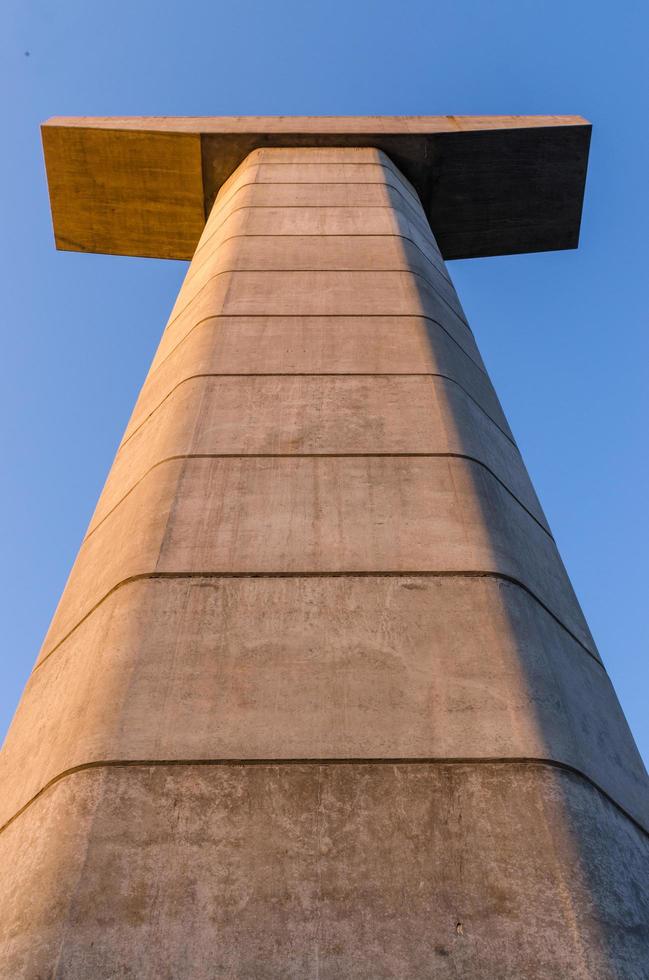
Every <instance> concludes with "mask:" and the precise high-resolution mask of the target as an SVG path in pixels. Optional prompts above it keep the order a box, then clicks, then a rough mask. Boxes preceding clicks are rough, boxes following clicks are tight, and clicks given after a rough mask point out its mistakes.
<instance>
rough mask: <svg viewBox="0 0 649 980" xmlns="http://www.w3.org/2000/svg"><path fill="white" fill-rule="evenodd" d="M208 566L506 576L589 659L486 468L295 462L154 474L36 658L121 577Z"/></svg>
mask: <svg viewBox="0 0 649 980" xmlns="http://www.w3.org/2000/svg"><path fill="white" fill-rule="evenodd" d="M202 572H212V573H214V574H222V575H228V574H237V575H251V574H262V575H278V574H279V575H286V574H289V575H290V574H293V575H296V574H354V573H358V572H363V573H369V574H408V573H418V572H424V573H438V574H440V573H441V574H443V573H449V572H465V573H474V574H476V573H477V574H496V575H501V576H506V577H511V578H513V579H515V580H516V581H518V582H520V583H521V584H522V585H523V586H524V587H526V588H528V589H529V590H530V591H531V592H532V593H533V594H534V595H535V596H536V597H537V598H538V600H539V601H540V602H541V603H542V604H543V605H544V606H546V607H547V608H548V609H549V610H550V611H551V612H552V614H553V615H554V616H556V617H557V619H558V620H559V621H560V622H561V623H562V624H563V625H564V626H565V628H566V629H567V630H569V631H570V632H571V633H572V634H573V635H574V636H575V637H576V638H577V639H578V640H579V642H580V643H581V644H582V645H583V646H584V647H585V648H586V649H588V650H589V651H590V652H591V653H592V654H595V646H594V644H593V640H592V637H591V635H590V631H589V629H588V626H587V625H586V622H585V620H584V617H583V614H582V612H581V610H580V609H579V606H578V604H577V601H576V599H575V597H574V593H573V591H572V588H571V586H570V582H569V580H568V577H567V575H566V573H565V570H564V568H563V565H562V563H561V560H560V558H559V555H558V552H557V549H556V546H555V544H554V542H553V540H552V539H551V538H550V536H549V535H548V534H547V532H546V531H545V530H544V529H543V528H542V527H541V526H540V525H539V523H538V522H537V521H536V520H535V519H534V518H533V517H532V516H531V515H530V514H529V513H528V512H527V511H526V510H524V509H523V507H522V506H521V505H520V504H519V503H518V501H517V500H515V499H514V498H513V497H512V495H511V493H510V492H509V491H508V490H506V489H505V487H504V486H503V485H502V484H501V483H499V482H498V481H497V480H496V479H495V477H493V476H492V475H491V474H490V473H489V472H487V471H486V470H485V469H484V467H483V466H481V465H479V464H478V463H474V462H472V461H470V460H466V459H459V458H453V457H450V458H445V457H420V458H417V457H415V458H408V457H383V456H375V457H372V456H358V457H340V456H331V457H304V456H295V457H283V458H282V457H271V458H258V457H252V458H248V459H246V458H244V457H236V458H230V459H223V458H216V459H215V458H189V459H175V460H170V461H169V462H166V463H164V464H162V465H160V466H158V467H156V469H155V470H152V471H150V472H149V474H148V475H147V476H146V477H145V478H144V479H143V480H141V481H140V483H138V484H137V485H136V486H135V487H134V489H133V490H132V491H131V492H130V493H129V494H128V495H127V496H125V497H124V498H123V500H122V501H121V503H120V504H119V505H118V506H117V507H115V508H114V509H113V510H112V511H111V512H110V513H109V514H108V515H107V517H106V519H105V520H104V521H103V522H102V523H101V524H100V525H99V526H98V527H97V528H96V529H95V531H94V533H93V534H91V535H90V536H89V537H87V538H86V540H85V541H84V543H83V545H82V546H81V549H80V551H79V555H78V557H77V561H76V563H75V566H74V569H73V571H72V574H71V576H70V580H69V582H68V585H67V587H66V591H65V593H64V595H63V598H62V599H61V602H60V604H59V607H58V609H57V612H56V614H55V616H54V619H53V622H52V625H51V627H50V630H49V631H48V634H47V637H46V639H45V643H44V646H43V651H42V656H47V655H48V654H49V652H50V651H51V650H52V649H53V648H54V647H55V646H56V645H57V644H58V643H60V641H61V640H62V639H64V637H65V636H67V635H68V633H69V632H70V630H72V629H74V628H75V626H76V625H77V624H78V622H79V621H80V620H81V619H83V618H84V617H85V616H87V615H89V613H90V612H91V611H92V610H93V609H94V608H95V607H96V605H97V603H99V602H101V601H102V600H103V599H104V598H105V596H106V595H107V594H108V593H109V592H110V591H111V590H112V589H114V588H115V587H116V586H118V585H119V584H120V583H122V582H124V581H126V580H127V579H130V578H133V577H134V576H140V575H151V574H154V573H156V574H158V573H166V574H176V573H182V574H200V573H202ZM595 655H596V654H595Z"/></svg>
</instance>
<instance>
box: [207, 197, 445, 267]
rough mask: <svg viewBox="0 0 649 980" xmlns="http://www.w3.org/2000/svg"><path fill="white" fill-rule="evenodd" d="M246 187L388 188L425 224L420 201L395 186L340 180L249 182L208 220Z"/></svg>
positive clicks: (361, 205) (223, 209)
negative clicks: (414, 205)
mask: <svg viewBox="0 0 649 980" xmlns="http://www.w3.org/2000/svg"><path fill="white" fill-rule="evenodd" d="M246 187H389V188H390V189H391V190H393V191H396V193H397V194H398V195H399V197H400V198H401V200H402V201H403V202H404V203H405V204H406V205H407V206H408V207H409V208H411V209H412V211H413V212H414V213H415V214H416V215H417V217H418V218H419V217H420V215H419V213H418V209H419V210H421V217H422V218H423V219H424V222H427V219H426V213H425V211H424V209H423V207H422V204H421V201H415V199H414V198H413V197H412V194H410V193H408V197H410V198H411V199H412V201H413V202H414V204H416V207H413V206H412V204H411V203H410V201H408V197H406V195H405V194H404V193H403V191H402V190H400V189H399V188H398V187H395V185H394V184H391V183H390V182H389V181H388V180H342V181H330V180H303V181H300V180H286V181H277V180H249V181H248V182H247V183H246V184H241V186H240V187H237V189H236V190H235V191H232V193H231V194H230V196H229V197H227V198H226V199H224V200H223V201H221V202H220V204H219V207H218V208H216V209H214V207H213V208H212V211H210V218H211V217H212V216H213V217H215V218H216V217H217V215H219V214H221V212H222V211H225V210H226V209H227V207H228V205H229V204H230V202H231V201H232V200H233V198H235V197H236V196H237V194H239V193H240V192H241V191H244V190H245V189H246ZM216 203H217V202H216V200H215V202H214V204H216ZM273 206H274V207H284V205H283V204H279V205H273ZM290 206H291V205H289V207H290ZM343 206H344V205H343ZM353 206H355V207H364V205H363V204H359V205H352V207H353ZM384 206H385V205H384ZM334 207H340V205H334ZM210 237H211V236H210ZM200 247H201V248H202V247H203V246H202V245H201V246H200ZM197 251H198V249H197Z"/></svg>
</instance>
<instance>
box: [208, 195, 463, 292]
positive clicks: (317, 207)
mask: <svg viewBox="0 0 649 980" xmlns="http://www.w3.org/2000/svg"><path fill="white" fill-rule="evenodd" d="M296 208H297V209H298V210H301V211H367V210H370V211H389V213H390V214H394V213H395V212H397V213H399V214H402V215H403V217H404V218H405V219H406V221H410V220H411V219H410V218H409V217H408V215H407V214H406V213H405V212H404V211H401V210H400V209H399V208H398V207H396V206H394V207H390V205H389V204H242V205H241V207H238V208H233V209H232V210H231V211H230V212H229V213H228V214H227V216H226V217H225V218H224V219H223V221H221V223H220V224H219V225H217V227H216V228H215V229H214V231H213V232H212V233H211V234H210V235H208V237H207V238H206V239H205V241H204V242H202V243H201V244H200V245H197V247H196V251H195V252H194V254H193V255H192V258H191V260H190V261H192V262H193V261H194V259H195V258H196V256H197V255H198V253H199V252H202V251H203V249H204V248H205V246H206V245H207V243H208V242H211V241H212V239H213V238H214V236H215V235H216V234H217V232H218V231H219V230H220V229H221V228H222V227H223V225H224V224H225V223H226V221H229V220H230V218H231V217H232V215H233V214H237V212H238V211H286V210H294V209H296ZM419 231H420V232H421V234H422V237H423V238H424V240H428V239H427V237H426V236H427V233H428V232H429V231H430V234H431V235H432V231H431V229H430V226H428V227H427V228H419ZM338 234H340V232H339V233H338ZM356 234H358V232H357V233H356ZM279 237H281V236H279V235H278V238H279ZM428 243H429V245H431V246H432V248H433V249H434V250H435V251H436V252H439V249H438V247H437V243H436V242H435V241H434V240H433V239H432V238H431V239H430V240H428ZM440 258H441V259H442V262H443V261H444V259H443V258H442V256H441V253H440ZM449 282H450V280H449Z"/></svg>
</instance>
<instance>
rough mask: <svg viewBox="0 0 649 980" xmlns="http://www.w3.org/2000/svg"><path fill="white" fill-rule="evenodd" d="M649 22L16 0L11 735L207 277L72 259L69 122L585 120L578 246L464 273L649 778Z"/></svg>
mask: <svg viewBox="0 0 649 980" xmlns="http://www.w3.org/2000/svg"><path fill="white" fill-rule="evenodd" d="M648 33H649V7H648V6H647V5H646V3H641V2H638V3H634V2H621V3H620V2H619V3H617V4H615V5H608V4H607V5H604V4H600V3H593V2H592V0H588V2H586V0H561V2H557V0H543V2H541V0H536V2H529V0H513V2H505V0H489V2H487V0H446V2H445V3H438V2H434V0H426V2H418V0H417V2H408V0H404V2H402V3H401V4H396V3H394V0H390V2H384V0H375V2H369V0H328V2H326V3H325V2H319V0H318V2H314V0H311V2H309V0H299V2H298V0H286V2H284V0H275V2H271V0H263V2H259V0H238V2H237V0H235V2H228V3H221V2H204V0H194V2H193V3H189V2H183V3H181V2H179V0H175V2H170V0H111V2H110V3H93V2H88V0H49V2H44V0H3V3H2V11H1V12H0V91H2V93H3V96H4V110H3V119H2V122H3V125H2V133H3V152H2V154H1V155H0V203H1V208H2V212H1V217H2V221H1V224H0V229H1V230H0V249H1V255H0V275H1V276H2V279H3V282H2V297H3V302H2V308H3V312H4V316H3V318H2V326H1V329H2V348H1V349H2V354H3V358H2V384H1V386H0V399H1V405H0V419H1V422H0V427H1V435H2V454H1V457H0V458H1V459H2V461H3V478H2V481H1V482H0V520H1V522H2V526H1V539H0V540H1V541H2V547H3V552H4V554H3V560H2V562H1V563H0V575H1V576H2V580H1V582H0V603H1V604H2V608H1V610H0V614H1V616H2V624H3V637H4V642H3V648H2V652H1V655H0V737H1V735H2V734H4V730H5V729H6V727H7V725H8V724H9V722H10V720H11V716H12V714H13V711H14V709H15V706H16V703H17V701H18V699H19V697H20V693H21V691H22V688H23V685H24V683H25V680H26V678H27V675H28V673H29V671H30V669H31V666H32V663H33V661H34V659H35V656H36V653H37V651H38V647H39V646H40V643H41V641H42V638H43V636H44V634H45V631H46V629H47V626H48V623H49V620H50V617H51V615H52V613H53V611H54V608H55V605H56V603H57V601H58V598H59V596H60V593H61V591H62V589H63V586H64V584H65V580H66V577H67V575H68V572H69V570H70V567H71V565H72V562H73V560H74V557H75V555H76V552H77V549H78V547H79V544H80V541H81V538H82V536H83V533H84V531H85V528H86V525H87V523H88V520H89V518H90V515H91V513H92V511H93V508H94V505H95V502H96V499H97V497H98V495H99V492H100V490H101V487H102V484H103V482H104V479H105V477H106V474H107V471H108V468H109V466H110V463H111V461H112V458H113V455H114V452H115V449H116V447H117V444H118V442H119V439H120V436H121V433H122V431H123V429H124V426H125V424H126V421H127V419H128V416H129V414H130V410H131V407H132V405H133V403H134V401H135V397H136V394H137V391H138V389H139V387H140V385H141V383H142V380H143V378H144V375H145V372H146V370H147V367H148V364H149V361H150V359H151V357H152V355H153V352H154V349H155V347H156V344H157V341H158V338H159V335H160V332H161V330H162V327H163V325H164V323H165V320H166V318H167V316H168V313H169V310H170V308H171V305H172V303H173V299H174V296H175V294H176V292H177V289H178V287H179V285H180V282H181V280H182V277H183V275H184V272H185V268H186V265H185V263H181V262H164V261H157V260H152V259H134V258H121V257H120V258H118V257H109V256H104V255H79V254H75V253H68V252H56V251H55V250H54V244H53V240H52V231H51V224H50V217H49V206H48V198H47V189H46V183H45V174H44V169H43V161H42V153H41V147H40V135H39V124H40V122H41V121H42V120H44V119H46V118H47V117H48V116H51V115H230V114H235V115H236V114H273V115H274V114H305V115H306V114H315V115H334V114H343V115H356V114H370V115H373V114H460V115H462V114H491V113H493V114H509V113H513V114H533V113H543V114H545V113H549V114H563V113H576V114H581V115H584V116H586V117H587V118H588V119H590V120H591V121H592V123H593V126H594V129H593V142H592V147H591V157H590V167H589V174H588V184H587V189H586V201H585V210H584V220H583V224H582V235H581V244H580V247H579V249H578V250H577V251H567V252H554V253H545V254H537V255H527V256H512V257H499V258H493V259H474V260H467V261H460V262H451V263H449V269H450V272H451V275H452V276H453V278H454V280H455V284H456V286H457V288H458V291H459V293H460V296H461V299H462V302H463V305H464V308H465V310H466V312H467V315H468V317H469V320H470V322H471V325H472V327H473V330H474V332H475V334H476V335H477V339H478V343H479V344H480V347H481V350H482V353H483V355H484V358H485V361H486V363H487V366H488V368H489V370H490V372H491V376H492V378H493V381H494V383H495V385H496V389H497V391H498V393H499V395H500V397H501V400H502V402H503V405H504V408H505V411H506V413H507V415H508V417H509V420H510V423H511V426H512V428H513V430H514V433H515V435H516V437H517V440H518V442H519V445H520V447H521V449H522V452H523V455H524V458H525V460H526V463H527V465H528V468H529V470H530V473H531V476H532V479H533V481H534V483H535V486H536V489H537V491H538V493H539V496H540V498H541V502H542V504H543V506H544V508H545V510H546V513H547V515H548V518H549V520H550V524H551V527H552V529H553V531H554V534H555V537H556V539H557V541H558V544H559V547H560V550H561V552H562V555H563V558H564V560H565V562H566V565H567V567H568V571H569V573H570V575H571V577H572V580H573V583H574V585H575V588H576V591H577V594H578V596H579V598H580V600H581V602H582V605H583V607H584V610H585V613H586V616H587V618H588V620H589V622H590V625H591V628H592V630H593V633H594V636H595V639H596V641H597V642H598V644H599V647H600V650H601V653H602V656H603V658H604V661H605V663H606V665H607V667H608V670H609V672H610V674H611V676H612V678H613V682H614V684H615V686H616V688H617V692H618V695H619V697H620V700H621V702H622V706H623V708H624V710H625V712H626V715H627V717H628V719H629V723H630V725H631V728H632V730H633V732H634V734H635V736H636V739H637V741H638V744H639V747H640V750H641V751H642V753H643V755H644V758H645V760H649V711H648V710H647V701H648V694H649V662H648V658H647V634H648V629H647V604H648V600H647V575H646V570H647V556H648V555H649V535H648V533H647V532H648V526H647V516H646V514H647V506H646V502H647V496H648V489H649V486H648V484H649V479H648V469H649V468H648V466H647V440H646V423H647V417H648V415H647V407H648V406H647V401H648V396H647V389H648V385H647V360H648V355H649V340H648V336H647V334H648V331H647V285H648V279H649V276H648V274H647V269H646V263H647V248H646V241H647V228H648V227H649V205H648V201H649V196H648V193H647V181H648V177H649V166H648V165H649V154H648V146H649V126H648V125H647V110H648V108H649V107H648V105H647V77H646V76H647V53H646V38H647V36H648Z"/></svg>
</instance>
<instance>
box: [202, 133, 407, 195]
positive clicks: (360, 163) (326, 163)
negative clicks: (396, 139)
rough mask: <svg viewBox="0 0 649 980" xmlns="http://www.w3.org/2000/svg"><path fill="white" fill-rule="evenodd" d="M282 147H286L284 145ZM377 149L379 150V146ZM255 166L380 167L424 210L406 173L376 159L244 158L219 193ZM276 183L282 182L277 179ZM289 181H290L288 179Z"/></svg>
mask: <svg viewBox="0 0 649 980" xmlns="http://www.w3.org/2000/svg"><path fill="white" fill-rule="evenodd" d="M264 149H269V150H272V149H273V147H271V146H269V147H264ZM282 149H285V148H284V147H282ZM303 149H307V147H303ZM315 149H317V147H315ZM359 149H366V148H365V147H359ZM370 149H371V147H370ZM376 149H377V150H378V147H377V148H376ZM251 152H252V153H254V150H252V151H251ZM379 152H381V151H379ZM244 164H245V166H244ZM253 167H378V168H379V169H380V170H385V171H387V173H389V174H391V175H392V176H393V177H394V178H395V180H398V181H399V183H400V184H402V185H403V188H404V190H405V191H407V192H408V194H409V195H410V197H411V198H412V199H413V200H414V201H415V202H416V203H417V205H418V206H419V207H420V208H421V209H422V210H423V204H422V203H421V198H420V197H419V194H417V191H416V190H415V189H414V187H413V186H412V184H411V183H410V181H409V180H408V178H407V177H404V175H403V174H401V173H399V172H398V170H396V168H395V167H392V166H389V165H388V164H387V163H376V162H375V161H374V162H373V161H371V160H262V159H259V160H251V161H250V163H245V160H244V162H243V163H241V164H239V166H238V167H237V169H236V170H234V171H233V172H232V173H231V174H230V176H229V177H228V178H227V180H225V181H224V182H223V184H222V185H221V187H220V188H219V193H220V191H221V190H222V189H223V188H224V187H225V186H226V184H227V183H228V182H229V181H231V180H233V178H234V177H235V175H236V174H237V171H238V173H239V176H241V174H244V173H245V172H246V170H251V169H252V168H253ZM275 183H282V182H281V181H275ZM287 183H290V182H289V181H287ZM308 183H314V181H308ZM322 183H323V184H332V183H336V184H347V183H349V181H346V180H341V181H331V180H324V181H322ZM217 200H218V194H217V195H216V197H215V198H214V203H215V204H216V202H217Z"/></svg>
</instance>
